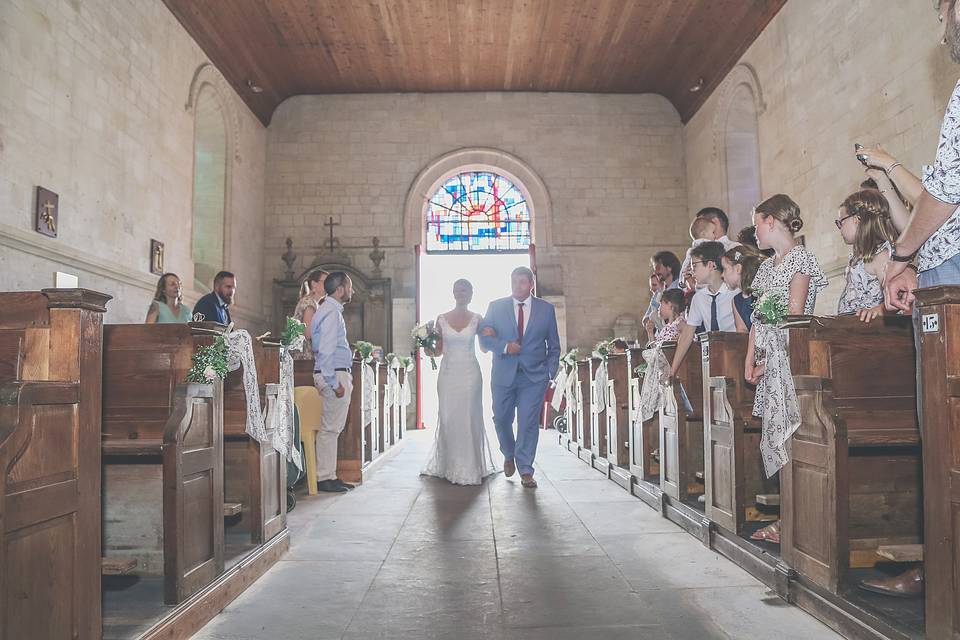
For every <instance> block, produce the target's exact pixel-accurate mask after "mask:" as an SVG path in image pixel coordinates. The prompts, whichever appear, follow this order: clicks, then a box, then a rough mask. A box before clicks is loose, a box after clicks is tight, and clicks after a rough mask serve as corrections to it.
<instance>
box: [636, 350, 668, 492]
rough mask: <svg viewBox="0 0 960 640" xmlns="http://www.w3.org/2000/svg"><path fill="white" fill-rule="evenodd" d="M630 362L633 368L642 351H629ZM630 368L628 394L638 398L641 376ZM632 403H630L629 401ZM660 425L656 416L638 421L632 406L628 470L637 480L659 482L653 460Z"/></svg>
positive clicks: (638, 416)
mask: <svg viewBox="0 0 960 640" xmlns="http://www.w3.org/2000/svg"><path fill="white" fill-rule="evenodd" d="M630 361H631V364H633V363H635V364H633V367H635V366H636V365H637V364H640V363H641V362H645V360H644V359H643V349H639V348H638V349H631V350H630ZM633 367H631V369H630V371H629V375H630V389H631V391H630V393H631V396H636V397H637V398H639V396H640V389H641V388H642V386H643V376H642V375H640V376H638V375H637V374H636V373H634V371H633ZM631 402H632V401H631ZM659 427H660V425H659V421H658V418H657V416H654V417H652V418H650V419H649V420H647V421H646V422H643V421H641V420H640V415H639V406H634V407H633V409H632V412H631V414H630V430H629V432H628V435H629V439H630V445H629V448H628V449H629V450H628V454H629V469H630V473H631V475H633V476H634V477H635V478H638V479H639V480H647V481H655V482H656V483H658V484H659V482H660V462H659V461H658V460H656V459H654V457H653V454H654V452H655V451H656V450H657V449H659V447H660V428H659Z"/></svg>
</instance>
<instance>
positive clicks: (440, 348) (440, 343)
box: [423, 314, 443, 358]
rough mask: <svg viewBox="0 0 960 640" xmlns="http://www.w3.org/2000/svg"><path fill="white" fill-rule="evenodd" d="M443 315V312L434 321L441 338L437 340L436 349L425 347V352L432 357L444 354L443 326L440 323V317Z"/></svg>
mask: <svg viewBox="0 0 960 640" xmlns="http://www.w3.org/2000/svg"><path fill="white" fill-rule="evenodd" d="M442 317H443V314H441V315H439V316H437V319H436V320H434V321H433V326H435V327H436V328H437V335H439V336H440V338H439V339H438V340H437V347H436V349H427V348H424V350H423V352H424V353H425V354H427V356H429V357H431V358H439V357H440V356H442V355H443V327H442V326H441V325H440V318H442Z"/></svg>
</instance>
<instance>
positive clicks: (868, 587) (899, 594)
mask: <svg viewBox="0 0 960 640" xmlns="http://www.w3.org/2000/svg"><path fill="white" fill-rule="evenodd" d="M857 586H859V587H860V588H861V589H863V590H865V591H871V592H873V593H879V594H880V595H884V596H893V597H895V598H916V597H919V596H920V594H922V593H923V567H917V568H916V569H910V570H909V571H904V572H903V573H901V574H900V575H898V576H892V577H890V578H875V579H873V580H864V581H862V582H861V583H860V584H859V585H857Z"/></svg>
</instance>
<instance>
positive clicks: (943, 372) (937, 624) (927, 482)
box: [916, 286, 960, 640]
mask: <svg viewBox="0 0 960 640" xmlns="http://www.w3.org/2000/svg"><path fill="white" fill-rule="evenodd" d="M916 296H917V306H918V309H919V313H920V329H921V331H920V363H921V370H920V376H921V378H920V379H921V385H922V392H923V395H922V397H921V399H920V400H921V413H922V420H923V424H922V427H923V494H924V495H923V501H924V510H923V535H924V550H923V560H924V580H925V585H924V586H925V593H926V596H925V597H926V602H925V608H926V635H927V638H930V639H931V640H943V639H948V638H958V637H960V531H958V528H960V410H958V407H960V287H944V286H940V287H931V288H929V289H921V290H918V291H917V292H916Z"/></svg>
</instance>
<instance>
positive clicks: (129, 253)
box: [0, 0, 269, 327]
mask: <svg viewBox="0 0 960 640" xmlns="http://www.w3.org/2000/svg"><path fill="white" fill-rule="evenodd" d="M204 84H208V85H210V86H211V87H212V88H213V89H215V91H216V93H217V96H218V98H219V99H220V100H221V101H222V102H223V107H224V108H223V111H224V114H225V119H226V121H227V122H226V131H227V136H228V138H229V141H228V148H229V149H230V153H228V162H229V165H228V167H227V184H228V187H227V197H226V200H227V207H226V209H227V213H226V222H225V234H226V239H225V248H226V252H225V253H226V257H225V265H224V266H225V267H226V268H228V269H231V270H232V271H235V272H236V273H237V275H238V280H239V294H238V307H237V309H236V311H235V316H236V317H237V319H238V321H239V322H240V323H242V324H245V325H249V326H251V327H259V326H261V325H263V324H264V323H265V320H264V318H263V316H262V311H263V308H264V300H265V299H267V298H269V289H267V294H266V295H264V293H263V292H264V286H263V282H262V278H263V258H262V251H263V241H262V233H261V230H262V228H263V227H262V225H263V213H262V211H263V174H264V161H265V151H266V139H267V136H266V130H265V129H264V127H263V126H262V125H261V124H260V123H259V121H257V120H256V118H254V117H253V115H252V114H251V113H250V112H249V110H248V109H247V108H246V106H245V105H244V104H243V103H242V101H241V100H240V99H239V97H238V96H237V95H236V94H235V93H234V92H233V90H232V89H230V88H229V87H228V86H227V85H226V83H225V81H223V79H222V77H221V76H220V74H219V73H218V72H216V71H215V70H214V69H213V68H212V67H211V66H210V65H209V61H208V60H207V58H206V56H205V55H204V54H203V52H202V51H201V50H200V48H199V47H198V46H197V44H196V43H195V42H194V41H193V40H192V39H191V38H190V36H189V35H188V34H187V33H186V31H185V30H184V29H183V28H182V27H181V26H180V24H179V23H178V22H177V20H176V19H175V18H174V17H173V15H172V14H171V13H170V11H169V10H168V9H167V8H166V7H165V6H164V4H163V3H162V2H159V1H156V2H145V1H143V0H83V1H82V2H81V1H80V0H4V1H3V2H0V87H2V89H0V290H4V291H9V290H17V289H39V288H43V287H48V286H52V273H53V271H55V270H60V271H66V272H70V273H74V274H76V275H78V276H79V277H80V285H81V286H83V287H88V288H92V289H97V290H101V291H104V292H106V293H109V294H111V295H113V296H114V300H113V301H112V302H111V303H110V305H109V306H108V309H109V311H108V313H107V322H140V321H142V319H143V316H144V314H145V312H146V309H147V306H148V304H149V301H150V299H151V297H152V293H153V289H154V287H155V285H156V280H157V278H156V276H154V275H151V274H150V272H149V262H148V254H149V246H150V239H151V238H156V239H158V240H161V241H162V242H164V243H165V249H166V257H165V258H166V259H165V263H166V264H165V266H166V269H167V270H168V271H174V272H176V273H178V274H179V275H180V276H181V278H182V280H183V282H184V285H185V289H186V297H187V299H188V301H189V302H192V301H193V300H195V299H196V298H197V297H199V295H201V293H202V292H201V291H195V290H193V287H192V282H193V263H192V259H191V244H190V229H191V200H192V194H193V174H192V168H193V135H194V114H193V112H192V109H190V108H188V107H187V106H185V105H188V103H189V102H190V101H191V99H192V97H195V94H196V92H197V91H199V89H200V87H201V86H202V85H204ZM37 185H41V186H44V187H46V188H48V189H50V190H52V191H54V192H57V193H58V194H59V196H60V229H59V237H58V238H57V239H48V238H45V237H43V236H40V235H39V234H37V233H35V232H34V231H33V230H32V229H33V221H32V220H33V214H32V211H33V207H34V190H35V187H36V186H37Z"/></svg>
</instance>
